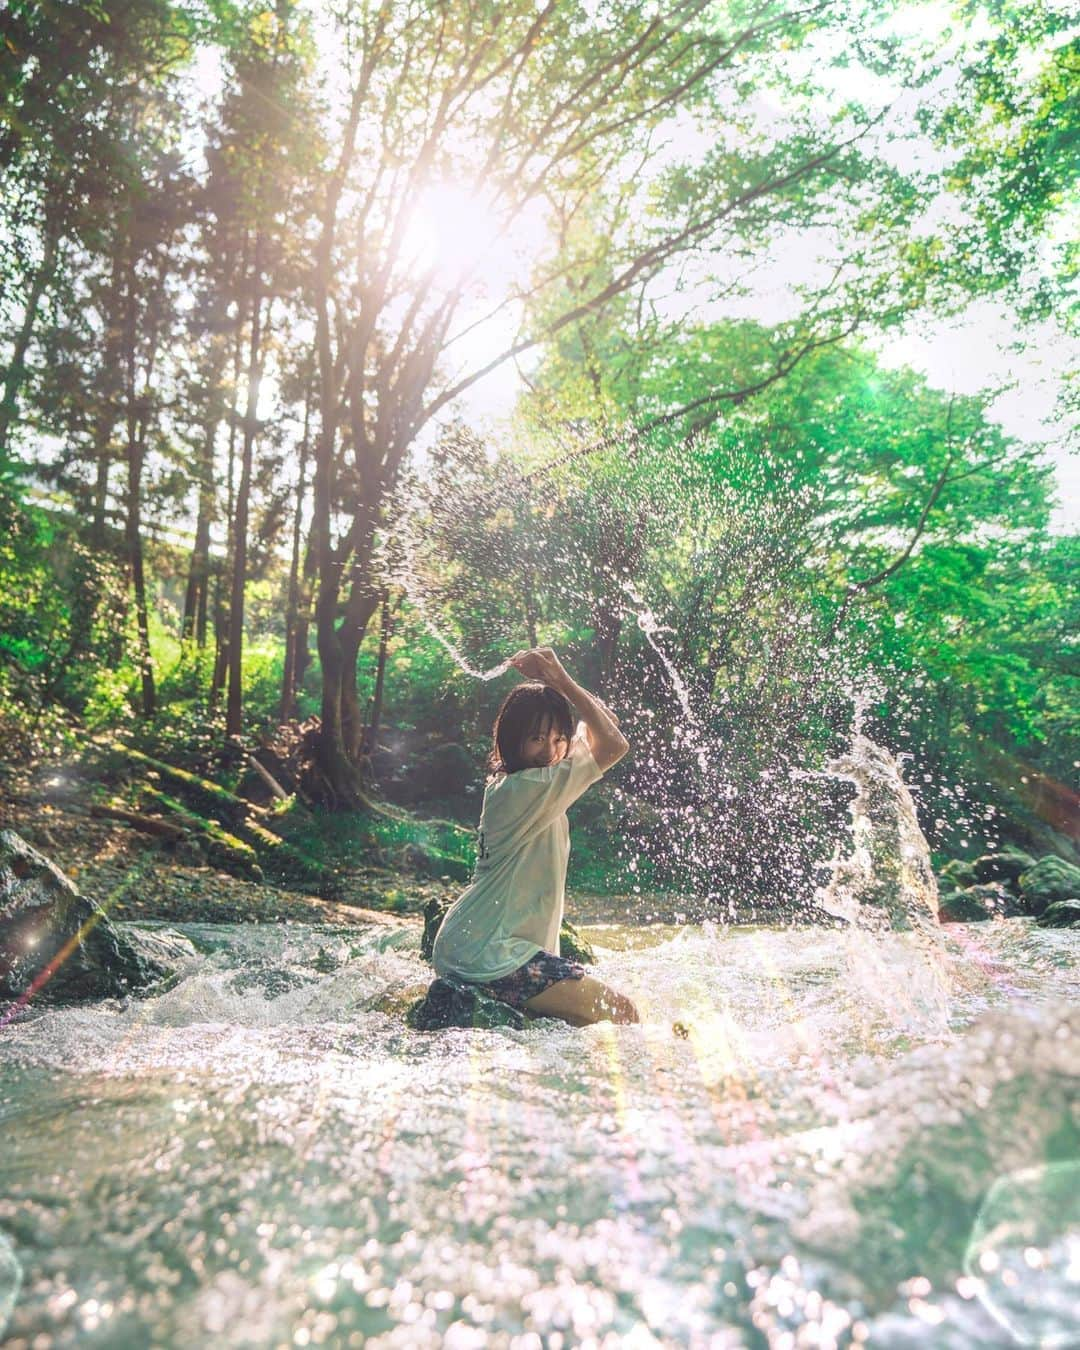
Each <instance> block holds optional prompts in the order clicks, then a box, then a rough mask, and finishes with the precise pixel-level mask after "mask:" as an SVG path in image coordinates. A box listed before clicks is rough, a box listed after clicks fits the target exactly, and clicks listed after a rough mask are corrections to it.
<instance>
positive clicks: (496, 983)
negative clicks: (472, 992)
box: [477, 951, 585, 1012]
mask: <svg viewBox="0 0 1080 1350" xmlns="http://www.w3.org/2000/svg"><path fill="white" fill-rule="evenodd" d="M584 978H585V967H584V966H583V965H580V964H579V963H578V962H577V961H570V960H568V959H567V957H565V956H552V954H551V952H544V951H540V952H537V953H536V955H535V956H534V957H532V958H531V959H530V960H528V961H526V962H525V964H524V965H523V966H518V968H517V970H512V971H511V972H510V974H509V975H503V976H502V977H501V978H500V979H497V980H486V981H484V982H483V983H480V982H477V988H478V989H482V990H484V992H485V993H487V994H490V995H491V996H492V998H497V999H500V1000H501V1001H502V1002H503V1003H509V1004H510V1006H511V1007H512V1008H517V1010H518V1011H519V1012H521V1011H522V1010H523V1009H524V1007H525V1003H526V1001H527V1000H528V999H530V998H534V997H535V996H536V995H537V994H542V993H543V992H544V990H545V989H550V988H551V986H552V985H553V984H558V983H559V981H560V980H581V979H584Z"/></svg>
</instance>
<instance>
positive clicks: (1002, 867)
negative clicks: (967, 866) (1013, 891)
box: [971, 844, 1035, 887]
mask: <svg viewBox="0 0 1080 1350" xmlns="http://www.w3.org/2000/svg"><path fill="white" fill-rule="evenodd" d="M1034 866H1035V859H1034V858H1033V857H1032V856H1031V854H1030V853H1025V852H1024V850H1023V849H1022V848H1016V847H1014V846H1013V845H1012V844H1006V845H1005V846H1004V847H1003V848H1000V849H998V851H997V852H996V853H984V854H983V855H982V857H981V858H976V859H975V861H974V862H973V863H972V864H971V872H972V874H973V880H974V881H976V882H979V883H983V882H988V881H1001V882H1004V883H1005V885H1006V886H1010V887H1015V886H1016V884H1017V883H1018V882H1019V880H1020V874H1021V872H1026V871H1028V870H1029V869H1030V868H1032V867H1034Z"/></svg>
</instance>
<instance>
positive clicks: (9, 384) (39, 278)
mask: <svg viewBox="0 0 1080 1350" xmlns="http://www.w3.org/2000/svg"><path fill="white" fill-rule="evenodd" d="M58 246H59V239H58V228H57V227H53V228H50V229H48V230H47V232H46V235H45V253H44V256H43V257H42V259H41V263H40V265H39V267H38V269H37V271H36V272H35V273H34V280H33V281H32V283H31V285H30V294H29V295H28V296H27V298H26V308H25V310H24V311H23V321H22V324H21V325H20V327H19V331H18V333H17V334H16V337H15V345H14V349H13V350H12V353H11V360H10V361H9V362H8V365H7V369H6V371H5V372H4V384H3V393H2V394H0V455H2V454H4V453H6V451H7V449H8V439H9V437H10V434H11V431H12V429H13V428H14V426H15V424H16V422H17V421H18V418H19V391H20V390H21V389H22V386H23V383H24V381H25V379H26V353H27V351H28V350H29V347H30V339H31V337H32V336H33V333H34V324H35V322H36V321H37V310H38V305H39V304H40V303H41V297H42V296H43V295H44V293H45V289H46V287H47V286H48V285H49V283H50V282H51V281H52V277H53V272H54V270H55V268H56V254H57V249H58Z"/></svg>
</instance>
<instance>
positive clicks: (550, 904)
mask: <svg viewBox="0 0 1080 1350" xmlns="http://www.w3.org/2000/svg"><path fill="white" fill-rule="evenodd" d="M601 777H603V771H602V770H601V768H600V766H599V765H598V764H597V762H596V760H595V759H594V758H593V754H592V751H591V750H590V749H589V742H588V740H587V738H586V735H585V724H584V723H583V722H582V723H580V724H579V726H578V728H577V731H576V733H575V735H574V739H573V741H572V742H571V745H570V751H569V753H568V754H567V756H566V758H565V759H563V760H560V762H559V763H558V764H549V765H547V766H546V767H545V768H542V769H521V770H519V771H518V772H517V773H508V774H502V775H500V776H499V777H498V778H496V779H494V780H493V781H492V782H490V783H489V784H488V785H487V788H486V789H485V791H484V805H483V809H482V811H481V813H480V834H479V838H478V841H477V856H476V872H475V875H474V877H473V881H472V885H471V886H469V887H468V888H467V889H466V890H465V891H463V892H462V893H461V895H459V896H458V898H457V900H455V901H454V903H453V905H451V907H450V909H449V910H448V911H447V914H446V918H445V919H444V920H443V923H442V927H441V928H440V929H439V932H438V935H437V936H436V938H435V945H434V948H433V950H432V955H431V962H432V965H433V966H434V967H435V969H436V970H437V971H438V973H439V974H440V975H457V976H458V977H459V978H461V979H465V980H497V979H500V978H501V977H502V976H503V975H509V974H510V972H511V971H513V970H517V968H518V966H522V965H524V964H525V962H526V961H528V960H530V959H531V958H532V957H533V956H535V955H536V953H537V952H538V951H540V949H541V948H543V949H544V950H545V951H549V952H553V953H554V954H555V955H556V956H558V955H559V928H560V926H561V925H562V919H563V905H564V902H565V899H566V863H567V859H568V858H569V856H570V826H569V824H568V823H567V819H566V808H567V807H568V806H569V805H570V804H571V802H575V801H577V799H578V798H579V797H580V796H581V794H582V793H583V792H584V791H585V789H586V788H587V787H589V786H590V785H591V784H592V783H595V782H596V781H597V779H599V778H601Z"/></svg>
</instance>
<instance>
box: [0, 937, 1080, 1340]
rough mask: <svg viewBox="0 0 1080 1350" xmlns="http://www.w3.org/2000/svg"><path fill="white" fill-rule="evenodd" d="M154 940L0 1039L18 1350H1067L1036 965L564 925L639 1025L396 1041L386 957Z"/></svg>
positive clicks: (331, 944)
mask: <svg viewBox="0 0 1080 1350" xmlns="http://www.w3.org/2000/svg"><path fill="white" fill-rule="evenodd" d="M180 931H182V932H183V933H185V934H186V935H187V936H188V937H190V938H191V939H192V940H193V941H194V943H195V945H196V947H197V949H198V954H197V955H196V956H193V957H192V958H191V959H190V961H188V963H187V965H186V966H185V968H184V970H183V971H182V976H181V978H180V979H179V981H178V982H177V983H176V984H175V985H174V986H173V987H172V988H171V989H169V990H168V991H167V992H165V993H162V994H160V995H157V996H155V997H151V998H146V999H142V1000H133V1001H131V1002H130V1003H128V1004H127V1005H126V1006H120V1005H119V1004H115V1003H108V1004H101V1005H96V1006H92V1007H85V1008H79V1009H67V1010H61V1011H52V1012H48V1011H46V1012H31V1013H30V1014H29V1015H28V1016H27V1017H25V1018H23V1019H22V1020H21V1021H19V1022H17V1023H16V1024H14V1025H12V1026H10V1027H9V1028H8V1029H7V1030H6V1031H5V1032H4V1033H3V1035H2V1036H0V1132H2V1147H0V1330H2V1326H3V1322H4V1320H5V1319H7V1321H8V1325H7V1335H8V1337H9V1338H10V1339H11V1343H12V1344H14V1345H16V1346H18V1345H26V1346H34V1347H45V1346H49V1345H69V1344H79V1345H101V1346H109V1347H125V1346H132V1347H136V1346H138V1347H142V1346H147V1345H150V1344H154V1345H184V1346H190V1345H212V1344H232V1345H258V1346H279V1345H280V1346H288V1345H320V1344H321V1345H362V1344H363V1345H372V1346H409V1347H413V1346H419V1347H423V1346H439V1345H445V1346H450V1347H473V1346H476V1347H480V1346H507V1347H510V1346H513V1347H536V1348H537V1350H539V1348H540V1347H548V1346H550V1347H554V1348H556V1350H557V1348H558V1347H560V1346H590V1345H591V1346H629V1347H639V1346H656V1345H660V1346H710V1347H729V1346H731V1347H734V1346H759V1345H760V1346H769V1347H774V1346H775V1347H799V1346H820V1347H827V1346H842V1345H858V1344H860V1343H869V1344H871V1345H880V1346H889V1347H908V1346H911V1347H934V1350H937V1347H953V1346H957V1347H960V1346H964V1347H966V1346H991V1347H994V1346H1012V1345H1016V1344H1029V1345H1035V1344H1042V1345H1046V1346H1051V1345H1060V1346H1064V1345H1068V1344H1078V1343H1080V1322H1078V1320H1077V1318H1078V1315H1077V1308H1078V1305H1080V1213H1078V1209H1080V1147H1078V1140H1080V1108H1078V1098H1077V1079H1078V1076H1080V1014H1078V1011H1077V1007H1078V1005H1077V993H1078V986H1080V975H1078V970H1077V963H1076V959H1075V958H1076V937H1075V935H1074V934H1072V933H1070V932H1055V931H1043V930H1040V929H1038V928H1035V927H1034V926H1032V925H1030V924H1029V923H1027V922H1025V921H1019V920H1011V921H1002V922H998V923H995V924H983V925H971V926H963V927H961V926H956V927H954V928H952V929H951V930H947V931H948V936H947V937H945V938H944V939H943V940H942V943H941V944H940V946H939V947H931V948H930V949H925V948H922V947H920V946H918V945H915V941H914V939H912V938H911V937H910V936H905V935H902V934H887V935H885V936H883V937H871V936H869V935H865V934H858V933H854V932H842V931H839V930H834V929H830V928H820V929H807V928H803V929H797V930H782V929H767V928H757V929H749V928H742V929H725V928H722V927H718V926H717V927H714V926H711V925H708V924H706V925H695V926H690V927H685V928H681V929H679V928H675V927H656V928H652V929H648V930H637V931H634V930H629V929H621V928H619V927H617V926H612V925H609V926H598V927H594V928H592V929H590V930H587V931H588V932H589V935H590V936H591V937H592V938H593V940H594V942H595V943H596V944H597V948H598V956H599V957H600V969H599V972H598V973H599V974H600V976H601V978H603V979H605V980H607V981H608V982H609V983H611V984H613V985H614V986H616V987H617V988H619V989H623V990H625V991H626V992H628V993H629V994H630V995H631V996H632V997H633V998H634V999H635V1001H636V1002H637V1004H638V1007H639V1009H640V1010H641V1013H642V1023H641V1025H639V1026H619V1027H616V1026H612V1025H609V1024H601V1025H599V1026H595V1027H590V1028H585V1029H582V1030H576V1029H573V1028H570V1027H568V1026H564V1025H563V1024H560V1023H555V1022H541V1023H538V1024H536V1025H534V1026H532V1027H530V1028H529V1029H528V1030H527V1031H522V1032H518V1031H510V1030H500V1031H464V1030H454V1031H444V1032H437V1033H417V1032H412V1031H410V1030H408V1029H407V1028H406V1026H405V1024H404V1021H403V1019H402V1015H401V1014H402V1010H403V1009H404V1007H405V1006H407V1004H408V1003H409V1002H410V1001H411V999H412V998H413V997H415V996H416V995H417V994H418V993H419V992H420V988H421V986H423V985H424V984H425V983H426V981H427V980H428V979H429V978H430V971H429V970H428V969H427V967H426V966H425V965H424V964H423V963H422V962H421V959H420V955H419V949H418V948H419V935H418V933H417V932H416V930H414V929H412V928H406V927H383V926H378V927H376V926H371V927H366V928H357V929H355V930H348V931H343V930H341V929H334V930H329V929H323V930H319V929H314V928H300V927H295V926H293V927H288V926H286V927H265V928H261V927H250V926H248V927H241V926H197V925H188V926H184V927H182V928H181V929H180ZM676 1020H678V1021H682V1022H683V1023H685V1024H686V1026H687V1027H688V1030H689V1035H688V1036H687V1037H686V1038H680V1037H678V1036H676V1035H673V1033H672V1023H673V1022H675V1021H676Z"/></svg>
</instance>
